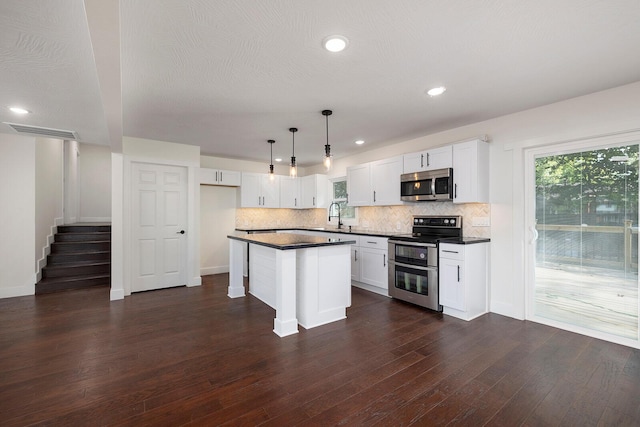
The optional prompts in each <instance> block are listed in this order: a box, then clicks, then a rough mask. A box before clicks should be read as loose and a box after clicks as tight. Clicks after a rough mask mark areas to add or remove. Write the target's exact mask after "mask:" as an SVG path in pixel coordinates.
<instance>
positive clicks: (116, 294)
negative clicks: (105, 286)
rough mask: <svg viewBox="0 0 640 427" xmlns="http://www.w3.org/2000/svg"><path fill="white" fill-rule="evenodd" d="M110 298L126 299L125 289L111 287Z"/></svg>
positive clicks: (112, 299) (113, 299)
mask: <svg viewBox="0 0 640 427" xmlns="http://www.w3.org/2000/svg"><path fill="white" fill-rule="evenodd" d="M109 299H110V300H111V301H116V300H119V299H124V289H111V293H110V294H109Z"/></svg>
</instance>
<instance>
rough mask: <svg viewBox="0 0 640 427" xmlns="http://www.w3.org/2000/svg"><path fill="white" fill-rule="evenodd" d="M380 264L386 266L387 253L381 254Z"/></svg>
mask: <svg viewBox="0 0 640 427" xmlns="http://www.w3.org/2000/svg"><path fill="white" fill-rule="evenodd" d="M382 266H383V267H386V266H387V255H385V254H382Z"/></svg>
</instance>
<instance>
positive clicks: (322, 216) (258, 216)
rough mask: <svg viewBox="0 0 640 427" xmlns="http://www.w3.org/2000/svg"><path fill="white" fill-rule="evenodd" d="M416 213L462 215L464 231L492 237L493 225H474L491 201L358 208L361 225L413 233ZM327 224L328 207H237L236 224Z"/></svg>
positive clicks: (488, 211)
mask: <svg viewBox="0 0 640 427" xmlns="http://www.w3.org/2000/svg"><path fill="white" fill-rule="evenodd" d="M413 215H461V216H462V217H463V221H462V225H463V230H462V234H463V235H464V236H466V237H491V227H477V226H473V219H474V218H486V219H487V220H488V218H489V217H490V216H491V205H489V204H482V203H468V204H454V203H452V202H424V203H414V204H406V205H402V206H365V207H360V208H358V226H357V227H354V228H358V229H363V230H372V231H384V232H397V233H399V234H401V233H410V232H411V218H412V217H413ZM297 226H300V227H326V226H327V210H326V209H261V208H240V209H236V227H241V228H243V227H252V228H269V227H297Z"/></svg>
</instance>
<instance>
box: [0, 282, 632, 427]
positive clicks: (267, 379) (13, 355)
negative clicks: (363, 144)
mask: <svg viewBox="0 0 640 427" xmlns="http://www.w3.org/2000/svg"><path fill="white" fill-rule="evenodd" d="M203 281H204V285H203V286H201V287H195V288H175V289H167V290H161V291H154V292H146V293H140V294H135V295H133V296H131V297H128V298H126V299H125V300H123V301H115V302H111V303H110V302H109V301H108V298H109V290H108V289H105V288H94V289H83V290H76V291H69V292H63V293H55V294H47V295H39V296H37V297H20V298H11V299H4V300H0V425H2V426H14V425H15V426H24V425H31V424H40V425H64V426H77V425H91V426H97V425H132V426H141V425H154V426H155V425H161V426H162V425H166V426H180V425H190V426H201V425H223V424H228V425H265V426H294V425H304V426H313V425H316V426H332V425H345V426H357V425H366V426H372V425H393V426H396V425H469V426H480V425H502V426H518V425H527V426H553V425H576V426H589V425H594V426H595V425H603V426H613V425H622V426H627V425H629V426H631V425H640V351H639V350H634V349H631V348H628V347H623V346H620V345H615V344H610V343H606V342H603V341H599V340H596V339H592V338H588V337H583V336H580V335H576V334H572V333H569V332H564V331H561V330H558V329H554V328H550V327H547V326H543V325H539V324H535V323H530V322H521V321H517V320H513V319H509V318H505V317H502V316H499V315H495V314H489V315H485V316H483V317H481V318H479V319H477V320H475V321H472V322H464V321H461V320H457V319H455V318H451V317H448V316H443V315H441V314H437V313H433V312H429V311H425V310H423V309H420V308H418V307H414V306H411V305H407V304H404V303H401V302H398V301H395V300H391V299H388V298H385V297H381V296H378V295H374V294H371V293H368V292H366V291H362V290H359V289H354V290H353V306H352V307H351V308H350V309H349V310H348V319H347V320H344V321H339V322H335V323H332V324H330V325H326V326H322V327H318V328H315V329H311V330H305V329H303V328H301V329H300V333H299V334H297V335H294V336H290V337H286V338H279V337H277V336H276V335H275V334H274V333H273V332H272V329H273V317H274V311H273V310H272V309H271V308H269V307H268V306H266V305H265V304H263V303H261V302H260V301H258V300H257V299H255V298H253V297H252V296H247V297H245V298H239V299H229V298H227V296H226V284H227V276H226V275H216V276H206V277H204V278H203Z"/></svg>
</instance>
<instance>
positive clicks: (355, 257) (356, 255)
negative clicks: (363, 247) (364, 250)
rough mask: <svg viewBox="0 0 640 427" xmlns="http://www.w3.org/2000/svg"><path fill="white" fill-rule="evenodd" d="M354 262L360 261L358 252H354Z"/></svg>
mask: <svg viewBox="0 0 640 427" xmlns="http://www.w3.org/2000/svg"><path fill="white" fill-rule="evenodd" d="M353 252H354V260H355V261H357V260H358V250H357V249H356V250H354V251H353Z"/></svg>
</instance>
